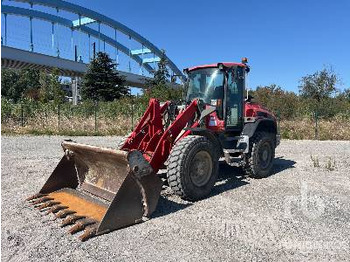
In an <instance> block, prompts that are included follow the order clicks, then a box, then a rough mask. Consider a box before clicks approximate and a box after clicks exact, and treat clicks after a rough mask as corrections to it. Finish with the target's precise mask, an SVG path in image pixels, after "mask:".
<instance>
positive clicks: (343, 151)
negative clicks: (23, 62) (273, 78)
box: [1, 136, 350, 262]
mask: <svg viewBox="0 0 350 262" xmlns="http://www.w3.org/2000/svg"><path fill="white" fill-rule="evenodd" d="M62 139H63V137H56V136H52V137H48V136H45V137H31V136H19V137H6V136H5V137H2V139H1V142H2V147H1V152H2V158H1V169H2V177H1V178H2V185H1V202H2V209H1V215H2V217H1V223H2V224H1V241H2V244H1V251H2V252H1V258H2V260H3V261H84V262H85V261H194V260H201V261H213V260H215V261H219V260H229V261H232V260H236V261H248V260H253V261H305V260H312V261H330V260H331V261H350V252H349V250H350V240H349V235H350V222H349V221H350V174H349V170H350V141H332V142H330V141H324V142H315V141H282V144H281V145H280V146H279V147H278V148H277V152H276V161H275V165H274V174H273V175H271V176H270V177H268V178H265V179H260V180H254V179H243V178H242V177H241V176H240V175H241V173H240V170H239V169H237V168H233V167H229V166H227V165H226V164H224V163H223V164H221V165H220V175H219V180H218V182H217V184H216V186H215V188H214V190H213V193H212V194H211V196H210V197H208V198H207V199H205V200H202V201H199V202H196V203H190V202H185V201H182V200H181V199H180V198H178V197H176V196H173V195H171V191H170V190H169V189H165V190H163V192H162V196H161V198H160V201H159V204H158V208H157V211H156V212H155V213H154V215H153V218H152V219H150V220H149V221H147V222H145V223H141V224H137V225H134V226H131V227H128V228H125V229H121V230H118V231H114V232H112V233H109V234H105V235H103V236H100V237H96V238H93V239H90V240H89V241H87V242H84V243H81V242H80V241H78V240H77V235H73V236H71V235H69V234H68V233H67V228H63V229H62V228H60V227H59V225H58V221H55V220H54V219H53V217H52V216H45V215H42V214H41V213H40V212H38V211H36V210H33V209H32V208H31V207H29V206H28V204H26V202H25V201H24V199H25V198H26V197H27V196H29V195H32V194H33V193H36V192H37V191H38V190H39V189H40V188H41V186H42V185H43V183H44V182H45V180H46V179H47V178H48V176H49V174H50V173H51V172H52V170H53V168H54V167H55V165H56V164H57V162H58V160H59V159H60V157H61V156H62V150H61V148H60V142H61V140H62ZM75 140H77V141H78V142H84V143H89V144H95V145H105V146H111V145H115V144H116V143H117V140H118V138H115V137H79V138H75ZM311 155H312V156H314V157H315V158H316V157H317V158H318V160H319V164H320V167H314V162H313V161H312V160H311V158H310V156H311ZM330 158H331V159H330ZM334 159H335V169H334V170H332V171H330V170H328V169H332V166H334V163H333V160H334ZM315 162H316V161H315ZM327 164H329V165H330V167H329V168H327V167H326V166H327Z"/></svg>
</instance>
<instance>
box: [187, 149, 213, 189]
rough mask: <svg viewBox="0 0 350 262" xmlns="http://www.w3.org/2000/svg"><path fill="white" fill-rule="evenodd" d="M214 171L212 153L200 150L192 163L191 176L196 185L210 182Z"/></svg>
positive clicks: (199, 185)
mask: <svg viewBox="0 0 350 262" xmlns="http://www.w3.org/2000/svg"><path fill="white" fill-rule="evenodd" d="M212 171H213V162H212V158H211V155H210V154H209V153H208V152H207V151H199V152H197V154H196V155H195V156H194V158H193V160H192V161H191V163H190V177H191V180H192V182H193V184H194V185H195V186H198V187H201V186H204V185H205V184H207V183H208V181H209V179H210V177H211V173H212Z"/></svg>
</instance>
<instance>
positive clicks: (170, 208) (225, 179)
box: [152, 157, 296, 217]
mask: <svg viewBox="0 0 350 262" xmlns="http://www.w3.org/2000/svg"><path fill="white" fill-rule="evenodd" d="M295 163H296V162H295V161H293V160H288V159H284V158H283V157H277V158H275V161H274V165H273V168H272V174H271V175H270V176H273V175H277V174H278V173H280V172H282V171H283V170H286V169H289V168H294V164H295ZM161 176H162V177H163V178H164V177H165V174H164V173H163V174H161ZM247 184H249V182H248V181H247V179H246V177H245V175H244V173H243V170H242V168H239V167H233V166H230V165H228V164H226V162H225V161H222V162H220V166H219V174H218V180H217V183H216V184H215V186H214V188H213V190H212V192H211V194H210V195H209V196H208V198H211V197H214V196H216V195H219V194H221V193H223V192H225V191H229V190H232V189H236V188H238V187H241V186H244V185H247ZM165 187H166V188H167V187H168V184H167V182H166V181H165ZM167 190H170V189H169V188H167ZM192 204H193V203H191V202H187V201H184V203H177V202H174V201H172V200H170V199H168V198H167V197H166V194H165V195H162V196H160V198H159V202H158V206H157V209H156V211H155V212H154V213H153V215H152V217H161V216H165V215H167V214H170V213H174V212H177V211H179V210H182V209H185V208H186V207H188V206H191V205H192Z"/></svg>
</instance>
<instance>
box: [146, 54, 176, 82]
mask: <svg viewBox="0 0 350 262" xmlns="http://www.w3.org/2000/svg"><path fill="white" fill-rule="evenodd" d="M167 64H168V61H167V59H166V58H165V50H162V56H161V58H160V61H159V63H158V69H157V70H156V71H155V72H154V74H153V79H151V80H148V81H147V86H148V87H149V88H152V87H159V86H162V87H167V84H168V83H169V81H168V79H169V77H170V74H169V70H168V68H167Z"/></svg>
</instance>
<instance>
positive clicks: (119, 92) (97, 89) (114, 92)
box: [82, 52, 129, 101]
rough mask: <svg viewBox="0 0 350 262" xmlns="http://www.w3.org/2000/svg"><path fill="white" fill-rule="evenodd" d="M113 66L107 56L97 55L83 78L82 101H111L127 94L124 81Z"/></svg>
mask: <svg viewBox="0 0 350 262" xmlns="http://www.w3.org/2000/svg"><path fill="white" fill-rule="evenodd" d="M115 66H116V64H115V63H113V61H112V59H111V58H110V57H109V56H108V54H106V53H103V52H98V53H97V56H96V58H94V59H93V60H92V61H91V62H90V64H89V68H88V71H87V72H86V74H85V75H84V77H83V82H82V97H83V99H92V100H96V101H113V100H115V99H119V98H121V97H123V96H125V95H127V94H128V92H129V89H128V88H127V87H126V86H125V79H124V78H123V77H121V76H120V75H119V74H118V72H117V70H116V68H115Z"/></svg>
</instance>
